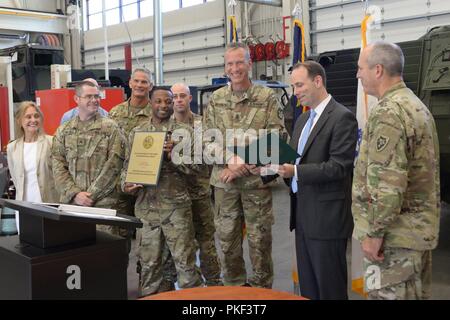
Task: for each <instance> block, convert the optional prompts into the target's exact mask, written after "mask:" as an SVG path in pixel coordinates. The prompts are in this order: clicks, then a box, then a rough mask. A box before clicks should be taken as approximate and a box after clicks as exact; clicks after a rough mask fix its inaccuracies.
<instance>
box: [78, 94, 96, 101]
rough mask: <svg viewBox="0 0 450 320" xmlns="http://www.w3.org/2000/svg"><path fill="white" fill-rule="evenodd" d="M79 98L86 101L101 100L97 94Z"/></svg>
mask: <svg viewBox="0 0 450 320" xmlns="http://www.w3.org/2000/svg"><path fill="white" fill-rule="evenodd" d="M79 97H80V98H84V99H87V100H98V99H100V98H101V96H100V95H99V94H88V95H86V96H84V97H81V96H79Z"/></svg>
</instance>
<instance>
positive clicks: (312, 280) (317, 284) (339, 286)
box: [295, 223, 348, 300]
mask: <svg viewBox="0 0 450 320" xmlns="http://www.w3.org/2000/svg"><path fill="white" fill-rule="evenodd" d="M295 244H296V252H297V269H298V276H299V284H300V293H301V295H302V296H303V297H305V298H308V299H313V300H347V299H348V295H347V278H348V277H347V259H346V250H347V239H336V240H314V239H308V238H306V237H305V234H304V232H303V230H302V228H301V227H300V226H299V224H298V223H297V226H296V228H295Z"/></svg>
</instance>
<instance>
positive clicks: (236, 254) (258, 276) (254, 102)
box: [204, 43, 285, 288]
mask: <svg viewBox="0 0 450 320" xmlns="http://www.w3.org/2000/svg"><path fill="white" fill-rule="evenodd" d="M251 67H252V62H251V60H250V55H249V52H248V47H246V46H244V45H242V44H239V43H238V44H231V45H229V46H228V47H227V49H226V51H225V72H226V74H227V75H228V77H229V78H230V80H231V83H230V84H229V85H228V86H226V87H223V88H221V89H218V90H216V91H215V92H214V93H213V94H212V95H211V98H210V100H209V104H208V108H207V110H206V113H205V118H204V129H205V130H208V131H209V129H218V130H220V132H221V133H222V136H223V137H226V130H227V129H242V130H243V131H244V132H245V131H246V130H248V129H254V130H257V132H258V130H259V129H276V130H279V133H280V135H285V128H284V117H283V110H282V108H281V107H280V105H279V103H278V102H277V100H276V97H275V94H274V92H273V91H272V90H271V89H269V88H265V87H263V86H260V85H255V84H253V83H252V82H251V81H250V79H249V72H250V71H251ZM204 139H205V154H211V155H215V156H217V155H223V161H222V164H219V163H216V164H214V167H213V170H212V174H211V180H210V183H211V185H213V186H214V199H215V219H214V220H215V225H216V231H217V234H218V236H219V239H220V245H221V249H222V252H223V255H224V256H223V261H222V272H223V277H224V284H225V285H233V286H242V285H248V284H249V285H251V286H255V287H266V288H270V287H272V282H273V263H272V224H273V222H274V218H273V212H272V191H271V189H270V188H269V187H268V185H264V184H263V183H262V180H261V177H260V176H259V170H258V168H255V166H254V165H248V164H243V161H242V159H239V157H237V156H235V155H232V156H227V152H226V148H225V147H224V146H223V145H221V144H220V143H218V141H217V140H213V139H208V138H207V135H206V136H205V138H204ZM223 163H225V164H223ZM244 223H245V226H246V231H247V234H248V243H249V254H250V259H251V263H252V268H253V277H252V278H251V279H248V280H247V274H246V270H245V263H244V259H243V252H242V241H243V232H242V230H243V225H244ZM247 281H248V282H247Z"/></svg>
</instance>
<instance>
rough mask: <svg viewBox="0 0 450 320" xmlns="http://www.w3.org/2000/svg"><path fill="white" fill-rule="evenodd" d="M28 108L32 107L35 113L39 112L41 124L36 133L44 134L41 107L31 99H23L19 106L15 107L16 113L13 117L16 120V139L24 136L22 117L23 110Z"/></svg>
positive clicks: (25, 110)
mask: <svg viewBox="0 0 450 320" xmlns="http://www.w3.org/2000/svg"><path fill="white" fill-rule="evenodd" d="M28 108H34V109H35V110H36V111H37V113H39V116H40V117H41V124H40V127H39V129H38V135H42V134H44V128H43V125H44V114H43V113H42V111H41V109H40V108H39V107H38V106H37V105H36V103H34V102H33V101H23V102H22V103H21V104H20V105H19V108H17V111H16V114H15V116H14V119H15V121H16V139H20V138H22V137H23V136H25V131H24V130H23V128H22V119H23V117H24V115H25V112H27V110H28Z"/></svg>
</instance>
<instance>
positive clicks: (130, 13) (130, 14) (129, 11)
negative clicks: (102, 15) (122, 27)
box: [122, 0, 139, 21]
mask: <svg viewBox="0 0 450 320" xmlns="http://www.w3.org/2000/svg"><path fill="white" fill-rule="evenodd" d="M124 2H125V0H122V4H124ZM138 17H139V16H138V3H137V2H136V1H135V2H134V3H131V4H127V5H124V6H123V7H122V21H130V20H135V19H137V18H138Z"/></svg>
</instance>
